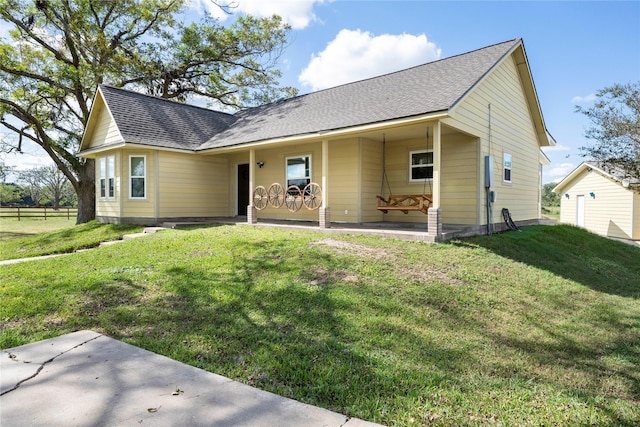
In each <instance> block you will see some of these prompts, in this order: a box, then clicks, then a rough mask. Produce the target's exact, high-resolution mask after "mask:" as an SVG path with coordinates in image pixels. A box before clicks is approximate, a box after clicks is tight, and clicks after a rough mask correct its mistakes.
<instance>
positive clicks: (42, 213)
mask: <svg viewBox="0 0 640 427" xmlns="http://www.w3.org/2000/svg"><path fill="white" fill-rule="evenodd" d="M77 214H78V208H73V207H66V206H65V207H59V208H53V207H51V206H0V218H18V221H20V220H23V219H33V218H44V219H45V221H46V220H47V219H49V218H66V219H75V218H76V215H77Z"/></svg>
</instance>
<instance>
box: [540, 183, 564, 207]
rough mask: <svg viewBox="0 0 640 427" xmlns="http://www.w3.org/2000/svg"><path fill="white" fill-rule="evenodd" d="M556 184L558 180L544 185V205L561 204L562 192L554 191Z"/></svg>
mask: <svg viewBox="0 0 640 427" xmlns="http://www.w3.org/2000/svg"><path fill="white" fill-rule="evenodd" d="M556 185H558V183H557V182H550V183H547V184H544V185H543V186H542V206H560V194H558V193H554V192H553V189H554V188H555V186H556Z"/></svg>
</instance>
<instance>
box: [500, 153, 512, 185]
mask: <svg viewBox="0 0 640 427" xmlns="http://www.w3.org/2000/svg"><path fill="white" fill-rule="evenodd" d="M502 180H503V181H504V182H511V154H509V153H504V154H503V156H502Z"/></svg>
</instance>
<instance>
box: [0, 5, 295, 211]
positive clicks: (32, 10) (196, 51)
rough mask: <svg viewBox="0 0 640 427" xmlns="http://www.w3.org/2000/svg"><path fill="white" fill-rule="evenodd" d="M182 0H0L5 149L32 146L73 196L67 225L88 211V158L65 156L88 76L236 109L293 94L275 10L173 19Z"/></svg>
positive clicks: (85, 99)
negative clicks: (283, 74) (221, 18)
mask: <svg viewBox="0 0 640 427" xmlns="http://www.w3.org/2000/svg"><path fill="white" fill-rule="evenodd" d="M187 4H188V0H110V1H104V0H100V1H95V0H94V1H91V0H35V1H31V0H0V19H2V20H3V21H4V22H5V23H9V24H10V25H11V26H12V28H13V29H12V30H11V32H10V35H9V37H7V38H5V37H3V38H1V39H0V58H2V60H1V61H0V125H2V126H4V127H5V128H7V129H8V130H9V131H11V132H12V134H13V135H14V138H13V140H12V141H11V142H10V143H9V144H7V143H5V144H4V145H3V149H5V150H18V151H20V150H21V149H22V143H23V141H25V140H28V141H32V142H34V143H36V144H38V145H39V146H40V147H42V149H43V150H44V151H45V152H46V153H47V154H48V155H49V156H50V157H51V159H53V161H54V163H55V165H56V167H57V168H58V169H59V170H60V171H61V172H62V173H63V174H64V175H65V176H66V178H67V179H68V180H69V182H70V183H71V184H72V185H73V188H74V190H75V192H76V193H77V195H78V218H77V223H83V222H87V221H89V220H92V219H93V218H94V217H95V182H94V180H95V177H94V171H95V164H94V163H95V162H94V161H93V160H90V159H82V158H79V157H77V156H76V155H75V153H76V152H77V151H78V148H79V145H80V142H81V138H82V133H83V129H84V127H85V125H86V123H87V120H88V118H89V111H90V104H91V100H92V99H93V97H94V95H95V90H96V87H97V85H98V84H101V83H105V84H110V85H113V86H117V87H130V88H133V89H137V90H145V91H147V92H148V93H152V94H154V95H158V96H162V97H164V98H170V99H174V100H177V101H185V100H187V99H188V98H189V97H191V96H195V95H198V96H203V97H206V98H207V99H209V100H210V101H211V102H213V103H218V104H222V105H225V106H230V107H234V108H245V107H248V106H252V105H255V104H257V103H262V102H265V101H269V100H272V99H276V98H280V97H282V96H291V95H293V94H295V90H294V89H292V88H281V87H279V86H278V81H277V80H278V78H279V77H280V73H279V71H278V70H277V69H276V65H277V60H278V56H279V54H280V53H281V52H282V49H283V48H284V46H285V45H286V43H287V37H288V33H289V30H290V28H289V27H288V26H287V25H285V24H283V22H282V20H281V19H280V18H279V17H277V16H274V17H271V18H264V19H255V18H252V17H239V18H237V19H236V21H235V22H234V23H233V24H231V25H230V26H229V27H223V26H222V25H221V24H219V22H218V21H215V20H213V19H212V18H210V17H207V18H205V19H204V20H203V21H201V22H200V23H193V24H189V25H186V24H183V23H182V20H181V19H179V18H181V15H180V14H181V13H183V12H184V11H185V7H186V5H187Z"/></svg>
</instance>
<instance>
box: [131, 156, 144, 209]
mask: <svg viewBox="0 0 640 427" xmlns="http://www.w3.org/2000/svg"><path fill="white" fill-rule="evenodd" d="M146 163H147V159H146V157H145V156H130V157H129V173H130V180H129V195H130V197H131V198H132V199H144V198H146V196H147V168H146Z"/></svg>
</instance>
